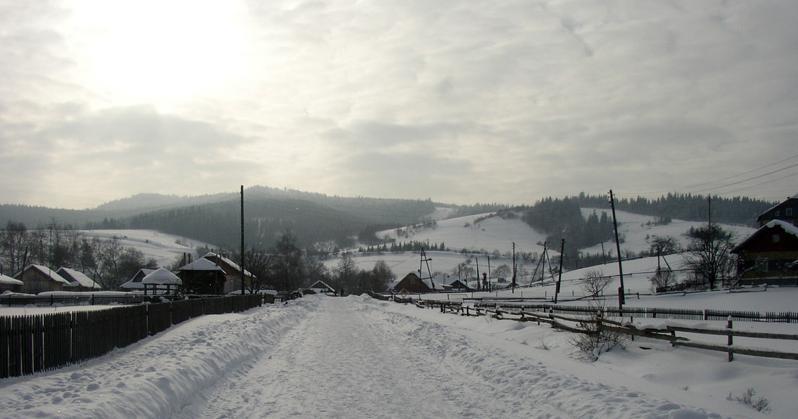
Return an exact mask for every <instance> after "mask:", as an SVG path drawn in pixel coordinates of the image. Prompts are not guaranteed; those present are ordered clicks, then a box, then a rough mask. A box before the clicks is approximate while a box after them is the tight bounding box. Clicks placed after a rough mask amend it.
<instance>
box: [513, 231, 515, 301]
mask: <svg viewBox="0 0 798 419" xmlns="http://www.w3.org/2000/svg"><path fill="white" fill-rule="evenodd" d="M512 293H513V294H515V242H513V285H512Z"/></svg>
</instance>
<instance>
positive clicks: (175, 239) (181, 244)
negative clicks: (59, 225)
mask: <svg viewBox="0 0 798 419" xmlns="http://www.w3.org/2000/svg"><path fill="white" fill-rule="evenodd" d="M81 232H82V233H83V234H85V235H86V237H87V238H89V239H91V238H92V237H98V238H100V239H102V240H111V239H112V238H114V237H116V238H117V239H119V243H120V244H121V245H122V246H124V247H133V248H136V249H138V250H140V251H141V252H142V253H144V258H145V259H149V258H153V259H155V260H156V261H158V266H168V265H171V264H172V263H174V262H175V260H177V258H179V257H180V256H181V255H182V254H183V253H191V254H193V255H194V257H196V256H197V254H196V248H197V247H201V246H202V247H209V248H212V247H213V246H212V245H209V244H207V243H203V242H200V241H197V240H191V239H187V238H185V237H181V236H175V235H172V234H166V233H161V232H159V231H155V230H82V231H81ZM200 256H201V255H200Z"/></svg>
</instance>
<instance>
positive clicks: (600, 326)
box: [394, 298, 798, 362]
mask: <svg viewBox="0 0 798 419" xmlns="http://www.w3.org/2000/svg"><path fill="white" fill-rule="evenodd" d="M394 300H395V301H396V302H399V303H405V304H407V303H414V304H415V305H416V306H417V307H420V308H435V309H440V311H441V313H453V314H459V315H462V316H485V315H492V316H493V317H495V318H497V319H504V320H515V321H524V322H528V321H534V322H537V323H538V324H540V323H547V324H550V325H551V326H552V327H554V328H557V329H562V330H565V331H568V332H572V333H583V334H596V333H601V332H600V330H605V331H610V332H614V333H618V334H623V335H627V336H631V338H632V340H634V337H635V336H638V337H645V338H649V339H658V340H666V341H669V342H670V343H671V345H673V346H684V347H690V348H696V349H705V350H710V351H719V352H724V353H726V354H727V357H728V361H729V362H731V361H732V360H733V359H734V354H743V355H750V356H758V357H766V358H780V359H790V360H798V353H795V352H783V351H775V350H769V349H753V348H746V347H739V346H735V345H734V337H735V336H739V337H747V338H758V339H764V340H767V339H770V340H798V334H789V333H765V332H752V331H745V330H734V329H733V327H732V326H733V320H732V316H731V315H729V316H727V317H726V319H725V320H726V328H725V329H718V328H714V329H713V328H699V327H683V326H663V327H661V328H655V327H648V328H644V329H640V328H637V327H635V326H634V325H633V324H631V323H623V322H619V321H614V320H610V319H608V318H605V316H606V314H605V312H598V313H597V311H596V310H595V309H594V310H591V311H588V312H583V313H581V314H587V315H588V316H587V317H570V316H564V315H562V314H555V310H553V309H551V310H549V311H548V312H544V313H541V312H540V311H538V310H532V311H529V310H528V308H527V306H526V305H522V306H513V305H508V306H497V305H495V304H481V305H477V306H474V307H469V306H468V305H465V304H463V303H460V302H452V301H430V300H423V301H419V300H413V299H410V298H408V299H402V298H395V299H394ZM535 308H537V307H535ZM574 311H575V310H573V311H572V312H574ZM705 311H706V310H705ZM719 313H720V312H719V311H713V312H712V313H711V315H712V316H720V314H719ZM733 313H739V312H733ZM742 313H745V312H742ZM597 314H598V315H597ZM789 314H794V313H789ZM705 316H706V315H705ZM705 318H706V317H705ZM744 318H745V317H744ZM563 321H564V322H569V323H570V324H566V323H564V322H563ZM585 324H594V325H597V327H596V328H585V327H584V325H585ZM676 332H681V333H688V334H697V335H721V336H726V337H727V341H726V345H718V344H711V343H704V342H693V341H691V340H690V339H689V338H688V337H686V336H676Z"/></svg>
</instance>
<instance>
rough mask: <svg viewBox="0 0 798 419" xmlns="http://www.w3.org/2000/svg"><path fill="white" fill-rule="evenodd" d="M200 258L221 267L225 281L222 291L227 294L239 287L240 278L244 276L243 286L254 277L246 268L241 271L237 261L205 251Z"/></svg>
mask: <svg viewBox="0 0 798 419" xmlns="http://www.w3.org/2000/svg"><path fill="white" fill-rule="evenodd" d="M202 258H204V259H208V260H210V261H211V262H213V263H215V264H216V265H217V266H219V267H220V268H222V270H223V271H224V276H225V281H224V293H225V294H229V293H230V292H232V291H237V290H240V289H241V278H242V277H243V278H244V283H245V286H246V285H247V284H248V283H251V281H252V279H253V278H255V276H254V275H252V273H251V272H249V271H247V270H246V269H245V270H244V272H243V273H242V272H241V267H240V266H238V264H237V263H235V262H233V261H232V260H230V259H228V258H226V257H224V256H222V255H219V254H216V253H213V252H210V253H207V254H206V255H205V256H203V257H202Z"/></svg>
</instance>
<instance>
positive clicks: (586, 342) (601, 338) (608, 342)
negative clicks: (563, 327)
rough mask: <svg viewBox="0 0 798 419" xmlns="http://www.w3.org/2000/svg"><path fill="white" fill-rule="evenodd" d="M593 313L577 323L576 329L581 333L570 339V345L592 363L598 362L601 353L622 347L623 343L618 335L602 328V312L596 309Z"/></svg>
mask: <svg viewBox="0 0 798 419" xmlns="http://www.w3.org/2000/svg"><path fill="white" fill-rule="evenodd" d="M595 313H596V314H593V315H592V316H591V317H590V318H589V319H585V321H582V322H579V323H577V327H578V328H580V329H582V330H583V332H582V333H579V334H577V335H575V336H574V337H572V338H571V339H570V342H571V344H572V345H574V346H575V347H576V349H578V350H579V351H580V352H582V353H583V354H584V355H586V356H587V357H588V358H589V359H590V360H592V361H596V360H598V359H599V356H601V354H602V353H604V352H609V351H610V350H612V349H613V348H615V347H616V346H618V345H621V346H623V343H624V341H625V339H624V337H623V335H621V334H620V333H616V332H613V331H611V330H608V329H607V328H606V327H603V325H602V321H603V319H604V316H603V314H602V313H603V310H600V309H598V310H596V311H595Z"/></svg>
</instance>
